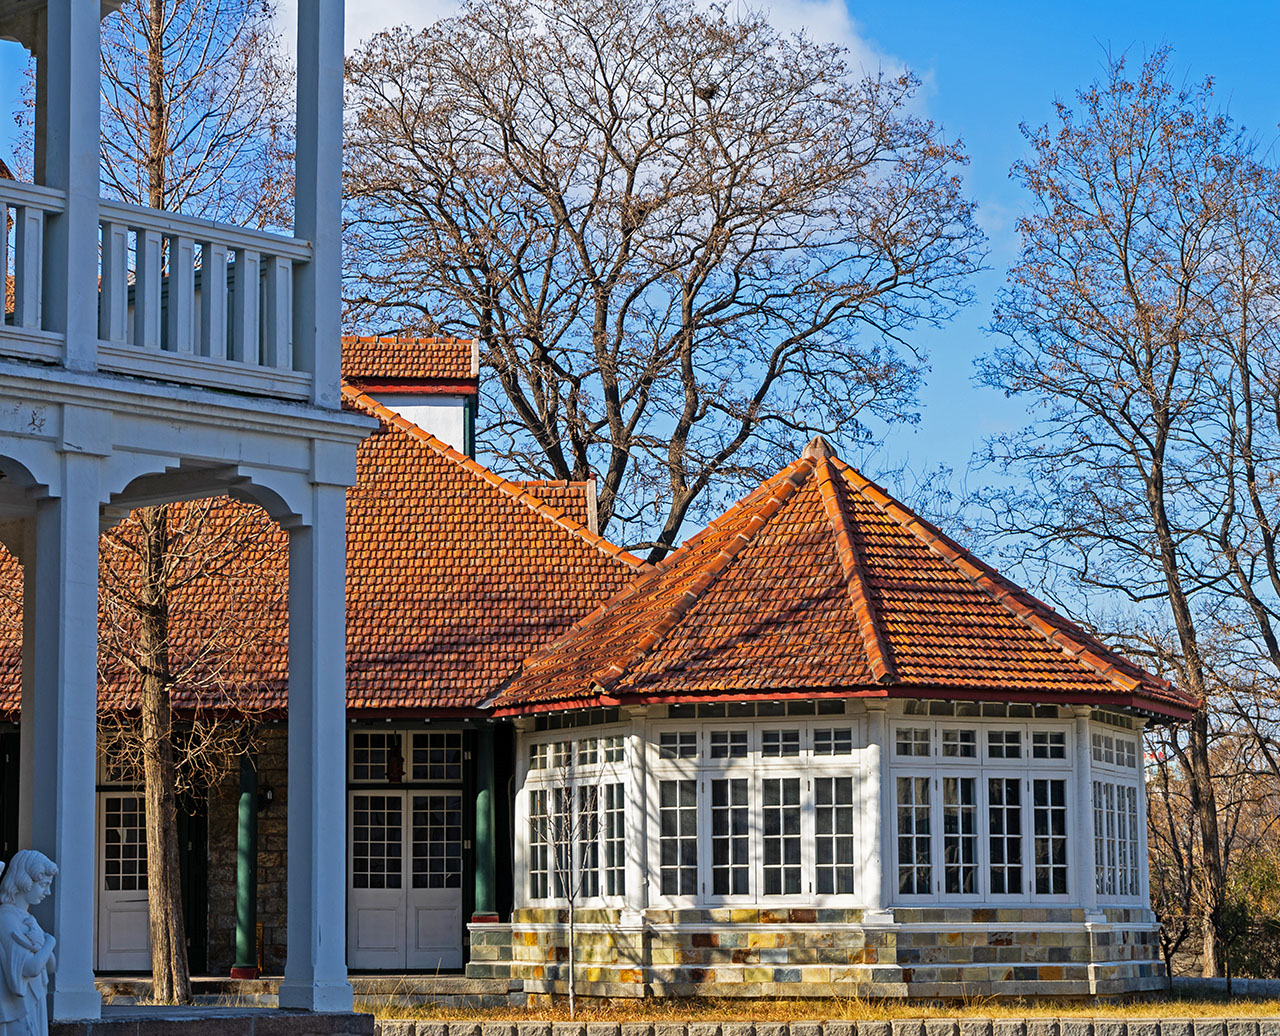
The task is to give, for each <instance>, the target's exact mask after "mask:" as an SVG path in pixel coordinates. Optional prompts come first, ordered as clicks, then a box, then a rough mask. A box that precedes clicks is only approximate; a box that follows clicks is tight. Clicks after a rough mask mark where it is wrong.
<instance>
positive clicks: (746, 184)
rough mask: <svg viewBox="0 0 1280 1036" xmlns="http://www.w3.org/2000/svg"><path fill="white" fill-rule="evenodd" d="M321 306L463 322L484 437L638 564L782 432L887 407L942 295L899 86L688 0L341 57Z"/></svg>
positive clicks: (950, 273)
mask: <svg viewBox="0 0 1280 1036" xmlns="http://www.w3.org/2000/svg"><path fill="white" fill-rule="evenodd" d="M347 78H348V84H349V97H348V111H349V123H348V132H347V192H348V196H349V209H348V214H349V221H348V228H347V233H348V255H349V256H350V257H352V262H353V264H355V265H353V267H352V270H351V279H350V281H349V284H348V289H347V290H348V294H349V299H348V302H349V320H350V322H351V323H353V324H354V325H359V326H363V327H367V328H373V329H377V330H392V329H401V330H422V331H430V332H435V331H441V332H448V333H454V334H459V335H465V336H471V337H476V338H478V339H479V341H480V342H481V351H482V352H481V355H482V362H483V363H484V365H485V366H486V367H487V368H488V369H489V370H490V371H491V372H492V374H493V377H492V378H490V379H486V380H485V382H484V385H483V386H482V388H483V391H485V392H486V395H485V401H484V412H485V414H486V415H487V420H486V422H485V424H484V426H483V427H482V429H481V430H480V431H479V433H478V434H479V437H480V439H481V441H482V445H483V446H484V448H485V449H487V450H489V451H490V452H491V453H493V454H494V455H496V456H497V457H498V458H500V459H501V461H503V462H505V463H506V464H508V465H509V466H511V467H514V468H515V469H517V470H519V471H521V472H523V473H525V474H527V475H529V476H533V477H543V478H557V479H564V478H567V479H584V478H586V477H587V476H588V474H589V473H590V472H591V471H593V470H598V471H599V472H600V473H601V475H602V478H601V483H600V492H599V498H598V500H599V503H598V510H599V525H600V528H601V529H602V530H604V529H605V528H606V527H607V526H608V525H609V523H610V521H613V520H615V519H616V520H619V521H622V522H625V523H628V524H629V525H631V524H632V523H639V527H640V528H641V529H642V530H643V535H640V536H639V537H638V540H639V545H641V546H644V545H647V546H649V547H650V548H651V549H652V552H653V553H652V556H653V557H655V558H656V557H659V556H661V555H662V554H663V553H665V552H666V551H667V550H668V549H670V548H671V546H672V545H673V544H674V543H676V542H677V540H678V537H679V532H680V528H681V525H682V523H683V522H684V520H685V519H686V517H691V516H694V517H696V516H700V515H701V514H702V513H703V512H705V511H707V510H708V509H710V510H713V511H714V510H715V509H717V508H719V507H720V506H721V502H722V501H719V500H718V498H713V497H717V495H719V496H724V495H731V494H734V493H736V492H737V491H738V490H739V489H740V488H741V486H742V485H744V484H746V483H751V484H754V483H755V482H756V481H758V480H759V479H761V478H762V477H764V474H765V473H766V469H767V470H768V471H772V470H775V468H776V466H777V465H778V464H779V463H780V458H781V457H782V456H784V455H785V456H787V457H789V456H791V455H792V454H793V453H794V446H795V442H796V441H798V440H799V439H801V438H807V437H809V436H810V435H812V434H814V433H816V432H821V433H823V434H826V435H834V436H844V437H855V436H858V435H862V434H866V433H867V431H868V427H869V423H870V422H873V421H875V422H888V421H894V420H900V419H906V420H910V419H912V416H913V415H912V409H911V408H912V406H913V403H914V396H915V391H916V388H917V385H918V384H919V381H920V378H921V375H922V372H923V370H924V367H925V361H924V358H923V357H922V355H921V354H920V352H919V351H918V350H917V349H916V348H915V347H914V346H913V345H912V344H911V341H910V337H909V336H910V333H911V331H912V329H913V328H915V327H916V326H918V325H919V324H921V323H928V324H936V323H939V322H941V321H943V320H945V319H946V318H947V317H949V316H950V315H951V313H952V312H953V311H954V309H955V307H956V306H957V305H959V304H961V303H963V302H964V301H966V300H967V299H968V288H967V278H968V275H969V274H970V273H972V272H973V271H974V270H975V269H976V268H977V267H978V266H979V265H980V264H981V261H982V244H983V239H982V235H981V232H980V231H979V229H978V227H977V225H976V223H975V221H974V219H973V205H972V203H971V202H969V201H968V200H967V199H966V197H965V195H964V193H963V189H962V185H961V181H960V170H961V167H962V166H963V164H964V162H965V155H964V152H963V150H962V147H961V145H960V144H959V143H958V142H954V141H949V140H947V139H946V138H944V137H943V135H942V134H941V132H940V131H939V130H938V128H937V127H935V126H934V125H933V124H932V123H930V122H929V121H927V120H925V119H923V118H920V117H919V116H918V115H916V114H914V113H913V111H912V98H913V96H914V93H915V90H916V87H917V85H918V81H917V80H916V78H915V77H914V76H912V75H911V74H909V73H902V74H901V75H891V74H887V73H884V72H880V73H875V74H870V75H862V74H859V73H855V72H854V71H853V70H852V69H851V68H850V67H849V66H848V64H847V54H845V53H844V52H843V51H842V50H841V49H840V48H838V47H834V46H824V45H820V44H817V43H814V42H813V41H811V40H808V39H806V38H803V37H796V38H784V37H783V36H781V35H780V34H779V33H777V32H776V31H775V30H773V29H772V28H771V27H770V26H769V25H768V23H767V22H765V21H763V20H761V19H759V18H757V17H754V16H747V17H744V18H741V19H738V18H734V17H731V16H729V15H726V14H725V13H723V9H715V8H713V9H711V10H710V11H707V10H706V9H704V8H702V7H699V6H698V5H696V4H694V3H693V2H692V0H624V2H622V3H619V4H604V5H602V4H597V3H592V2H590V0H542V2H537V3H533V4H528V3H525V2H523V0H498V2H495V3H480V2H478V0H473V2H472V3H470V4H469V5H468V6H467V7H466V8H465V10H464V12H463V14H462V15H461V16H460V17H458V18H453V19H449V20H447V21H443V22H440V23H439V24H437V25H436V26H434V27H433V28H430V29H427V30H425V31H423V32H420V33H413V32H411V31H409V30H408V29H396V30H393V31H390V32H386V33H382V34H380V35H377V36H375V37H373V39H371V40H370V41H369V42H368V43H367V44H365V46H364V47H363V48H362V49H361V50H360V51H359V52H357V53H356V55H355V56H354V57H353V58H351V59H350V60H349V62H348V66H347Z"/></svg>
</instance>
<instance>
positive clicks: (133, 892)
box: [94, 791, 151, 972]
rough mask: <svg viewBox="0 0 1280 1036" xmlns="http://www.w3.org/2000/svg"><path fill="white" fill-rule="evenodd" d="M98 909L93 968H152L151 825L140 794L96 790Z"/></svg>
mask: <svg viewBox="0 0 1280 1036" xmlns="http://www.w3.org/2000/svg"><path fill="white" fill-rule="evenodd" d="M97 846H98V853H97V856H98V859H97V872H98V910H97V940H96V949H97V953H96V954H95V957H96V959H95V961H94V966H95V967H96V968H97V969H98V970H99V971H106V972H113V971H147V970H149V969H150V968H151V930H150V926H149V921H148V918H149V914H148V912H147V824H146V806H145V803H144V802H143V798H142V793H141V792H132V791H109V792H99V793H98V837H97Z"/></svg>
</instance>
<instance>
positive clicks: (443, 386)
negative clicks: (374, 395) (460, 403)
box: [346, 378, 480, 396]
mask: <svg viewBox="0 0 1280 1036" xmlns="http://www.w3.org/2000/svg"><path fill="white" fill-rule="evenodd" d="M346 380H347V383H348V384H349V385H352V386H354V387H355V388H358V389H359V390H360V391H361V392H380V393H382V394H383V395H384V396H475V395H478V394H479V392H480V388H479V386H478V385H477V384H476V383H475V381H474V380H473V379H472V378H432V379H431V380H430V381H419V380H417V379H414V378H379V379H376V380H375V379H372V378H347V379H346Z"/></svg>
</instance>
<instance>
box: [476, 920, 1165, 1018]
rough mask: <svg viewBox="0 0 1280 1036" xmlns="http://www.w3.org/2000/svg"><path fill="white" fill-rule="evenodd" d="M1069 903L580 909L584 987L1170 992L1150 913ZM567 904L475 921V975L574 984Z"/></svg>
mask: <svg viewBox="0 0 1280 1036" xmlns="http://www.w3.org/2000/svg"><path fill="white" fill-rule="evenodd" d="M1105 914H1106V921H1105V923H1097V922H1087V921H1086V920H1085V912H1084V911H1083V910H1080V909H1072V908H1067V907H1063V908H1052V907H1050V908H1035V909H1029V908H1011V909H1003V908H1000V909H969V908H963V909H957V908H950V907H949V908H934V909H929V908H917V909H900V910H897V911H894V913H893V920H892V921H891V922H887V923H885V922H878V921H877V922H864V918H863V912H862V911H860V910H844V909H822V910H819V909H790V910H777V911H769V910H755V909H720V910H650V911H647V912H645V913H644V915H643V916H642V917H641V918H639V919H638V920H632V919H625V918H624V917H623V916H622V914H621V912H620V911H616V910H579V911H578V912H577V915H576V917H575V928H576V938H575V947H576V953H575V957H576V962H577V963H576V976H577V992H578V993H579V995H583V996H601V997H643V996H646V995H647V996H704V997H830V996H845V997H847V996H853V995H857V996H862V997H967V996H1082V995H1089V994H1103V995H1109V994H1121V993H1131V992H1140V991H1144V990H1151V989H1158V988H1162V987H1163V985H1164V983H1165V979H1164V965H1163V963H1162V962H1161V960H1160V954H1159V939H1158V927H1157V926H1156V925H1155V924H1154V922H1153V920H1152V918H1151V915H1150V913H1149V912H1148V911H1141V910H1107V911H1105ZM568 947H569V942H568V913H567V911H566V910H564V909H560V910H556V909H522V910H517V911H516V912H515V914H514V915H513V920H512V922H511V923H510V924H503V925H494V924H478V925H472V926H471V959H470V963H469V964H468V965H467V975H468V977H473V978H500V979H513V980H522V981H523V983H524V989H525V992H526V993H528V994H530V995H538V994H552V993H563V992H565V991H566V990H567V981H566V980H567V969H568V957H569V951H568Z"/></svg>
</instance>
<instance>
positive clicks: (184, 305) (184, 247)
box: [166, 237, 196, 356]
mask: <svg viewBox="0 0 1280 1036" xmlns="http://www.w3.org/2000/svg"><path fill="white" fill-rule="evenodd" d="M195 269H196V243H195V242H194V241H193V240H191V238H189V237H171V238H169V312H168V332H169V340H168V342H167V343H166V345H167V347H168V350H169V352H174V353H182V354H184V355H186V356H190V355H191V354H192V353H193V352H194V351H195V331H196V323H195V304H196V282H195Z"/></svg>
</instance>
